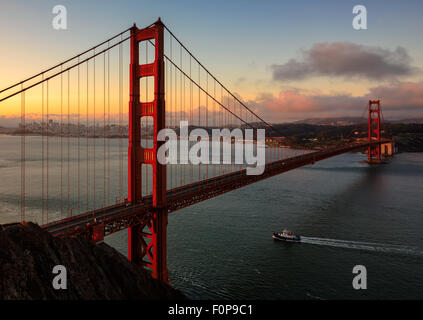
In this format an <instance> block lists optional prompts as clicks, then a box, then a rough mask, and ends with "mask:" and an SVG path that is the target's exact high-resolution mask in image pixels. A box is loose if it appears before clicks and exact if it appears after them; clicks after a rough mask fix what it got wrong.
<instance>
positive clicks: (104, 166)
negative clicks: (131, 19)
mask: <svg viewBox="0 0 423 320" xmlns="http://www.w3.org/2000/svg"><path fill="white" fill-rule="evenodd" d="M106 173H107V171H106V52H104V54H103V208H105V207H106V180H107V178H106Z"/></svg>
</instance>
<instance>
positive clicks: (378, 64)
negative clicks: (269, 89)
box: [271, 42, 419, 81]
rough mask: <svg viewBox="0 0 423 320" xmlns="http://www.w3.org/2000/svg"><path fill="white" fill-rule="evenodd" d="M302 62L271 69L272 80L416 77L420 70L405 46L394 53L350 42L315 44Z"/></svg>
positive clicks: (307, 51) (273, 66)
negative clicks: (330, 77)
mask: <svg viewBox="0 0 423 320" xmlns="http://www.w3.org/2000/svg"><path fill="white" fill-rule="evenodd" d="M302 55H303V57H302V59H301V60H300V61H297V60H295V59H291V60H289V61H288V62H287V63H285V64H282V65H277V64H274V65H272V66H271V69H272V71H273V79H274V80H279V81H286V80H302V79H305V78H308V77H314V76H335V77H345V78H351V77H352V78H367V79H372V80H385V79H393V78H397V77H402V76H409V75H413V74H415V73H416V72H418V71H419V70H418V68H416V67H413V66H411V58H410V56H409V55H408V53H407V51H406V50H405V49H404V48H402V47H397V48H396V49H395V50H390V49H384V48H380V47H371V46H364V45H358V44H355V43H351V42H333V43H327V42H323V43H316V44H314V45H313V46H312V47H311V48H310V49H309V50H305V51H303V53H302Z"/></svg>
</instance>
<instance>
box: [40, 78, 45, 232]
mask: <svg viewBox="0 0 423 320" xmlns="http://www.w3.org/2000/svg"><path fill="white" fill-rule="evenodd" d="M42 79H43V80H44V73H43V74H42ZM44 120H45V119H44V82H43V83H42V84H41V154H42V156H41V194H42V196H41V225H43V224H44V205H45V202H44Z"/></svg>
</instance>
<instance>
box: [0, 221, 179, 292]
mask: <svg viewBox="0 0 423 320" xmlns="http://www.w3.org/2000/svg"><path fill="white" fill-rule="evenodd" d="M0 229H1V230H0V299H186V298H185V296H184V295H183V294H182V293H181V292H180V291H178V290H176V289H174V288H172V287H170V286H168V285H166V284H164V283H162V282H160V281H158V280H155V279H153V278H152V277H151V276H150V274H149V272H148V271H146V270H144V269H143V268H141V267H139V266H136V265H135V264H132V263H131V262H129V261H128V259H127V258H126V257H124V256H123V255H121V254H120V253H119V252H117V251H116V250H115V249H113V248H112V247H110V246H108V245H107V244H105V243H101V244H97V245H96V244H94V243H93V242H91V241H89V240H86V239H80V238H55V237H53V236H52V235H50V234H49V233H47V232H46V231H44V230H43V229H41V228H40V227H39V226H38V225H36V224H33V223H23V224H12V225H3V226H0ZM56 265H63V266H65V267H66V274H67V289H64V290H63V289H60V290H56V289H55V288H54V287H53V279H54V278H55V277H56V276H57V275H58V274H53V268H54V266H56Z"/></svg>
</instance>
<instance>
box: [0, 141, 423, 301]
mask: <svg viewBox="0 0 423 320" xmlns="http://www.w3.org/2000/svg"><path fill="white" fill-rule="evenodd" d="M19 141H20V137H10V136H0V150H1V152H0V177H1V184H0V207H1V208H2V213H1V215H0V223H6V222H12V221H17V220H19V219H20V163H19ZM49 141H50V142H49V144H50V145H49V152H50V158H51V159H50V160H49V161H50V162H49V168H50V169H49V183H50V187H49V203H48V204H49V215H48V219H49V221H51V220H53V219H58V218H60V217H61V216H62V217H63V216H67V215H69V212H71V213H72V214H76V213H77V211H78V208H79V210H81V211H83V210H84V209H85V208H89V209H91V208H93V207H98V206H101V205H103V203H104V202H105V201H106V202H107V201H110V202H111V203H113V201H114V200H115V198H117V197H119V196H121V195H120V190H119V169H118V168H119V141H118V139H111V141H110V146H111V147H110V148H111V152H110V154H111V163H110V168H111V170H110V194H111V195H110V197H109V198H110V199H107V200H104V198H103V194H104V186H106V188H108V186H107V183H108V181H105V180H104V179H103V173H104V167H102V161H103V156H104V153H102V152H103V151H104V146H103V140H102V139H89V141H88V145H89V147H92V146H93V145H94V144H96V148H97V153H96V158H93V156H92V155H90V156H91V158H89V159H88V161H87V160H86V157H85V156H84V152H85V149H84V148H85V147H86V146H85V145H84V143H86V142H84V141H85V140H84V141H82V140H81V142H80V150H81V152H80V157H79V158H80V159H82V160H83V161H82V163H81V164H80V166H79V167H80V168H79V169H80V172H82V173H85V172H86V168H87V167H86V166H88V169H89V171H88V175H87V176H88V183H86V181H87V179H86V178H87V176H86V175H84V174H81V176H80V180H81V181H82V187H81V189H80V196H79V201H78V197H77V190H76V189H75V187H74V186H75V185H76V182H77V179H78V178H77V174H75V173H76V172H77V170H78V166H77V163H78V162H77V160H78V156H77V152H76V145H77V140H76V139H71V140H70V155H71V156H70V161H69V170H70V172H71V174H70V175H69V185H70V187H69V198H68V197H67V195H68V189H67V179H68V176H67V168H68V163H67V162H65V163H64V164H62V162H61V161H60V157H61V153H60V146H61V141H60V138H57V137H56V138H54V137H50V140H49ZM26 142H27V150H26V160H27V164H26V182H25V185H26V208H25V209H26V210H25V214H26V220H33V221H36V222H39V223H42V221H44V222H46V219H47V214H46V208H45V203H44V210H43V206H42V202H41V200H40V199H41V197H42V195H43V192H42V190H41V189H40V185H41V184H42V179H41V167H42V166H41V163H42V159H41V158H42V157H41V147H42V145H41V137H26ZM62 143H64V149H63V152H64V157H65V158H67V140H62ZM123 151H124V152H125V153H126V144H123ZM363 159H364V156H363V155H362V154H360V153H350V154H345V155H341V156H338V157H335V158H331V159H328V160H324V161H321V162H319V163H316V164H314V165H310V166H306V167H303V168H299V169H295V170H293V171H290V172H287V173H284V174H281V175H279V176H276V177H273V178H270V179H267V180H265V181H262V182H258V183H255V184H253V185H250V186H247V187H244V188H241V189H238V190H235V191H232V192H229V193H227V194H224V195H222V196H219V197H217V198H214V199H211V200H208V201H205V202H203V203H199V204H197V205H194V206H191V207H188V208H185V209H182V210H180V211H177V212H175V213H172V214H171V215H170V216H169V225H168V268H169V276H170V281H171V284H172V285H173V286H174V287H176V288H178V289H180V290H182V291H183V292H184V293H185V294H186V295H187V296H188V297H190V298H193V299H422V298H423V233H422V230H423V154H421V153H415V154H411V153H403V154H399V155H396V156H395V157H394V158H393V159H392V161H391V162H390V163H389V164H386V165H379V166H368V165H366V164H363V163H360V160H363ZM124 164H126V159H125V162H124ZM107 169H108V168H107V167H106V171H107ZM180 172H183V171H180ZM107 173H108V171H107ZM201 174H202V175H203V174H204V172H202V173H201ZM123 175H124V177H125V175H126V168H125V165H124V172H123ZM94 181H96V190H94V189H93V185H94ZM45 182H46V181H45ZM45 182H44V183H45ZM60 182H61V183H60ZM61 184H62V185H63V187H62V188H60V187H57V186H58V185H59V186H60V185H61ZM123 185H124V188H125V190H123V192H126V179H124V181H123ZM52 186H55V187H52ZM106 190H108V189H106ZM87 193H88V197H86V195H87ZM45 194H46V189H45V190H44V196H45ZM94 194H95V195H96V196H95V197H94ZM94 198H95V199H94ZM68 199H69V200H68ZM43 211H44V215H43V214H42V212H43ZM282 228H288V229H291V230H292V231H293V232H294V233H296V234H299V235H301V236H302V237H303V241H302V243H284V242H280V241H274V240H273V239H272V238H271V235H272V232H275V231H280V230H281V229H282ZM106 242H107V243H109V244H110V245H112V246H113V247H115V248H116V249H117V250H119V251H120V252H122V253H123V254H126V251H127V232H126V231H122V232H119V233H116V234H113V235H111V236H110V237H107V238H106ZM356 265H363V266H365V267H366V270H367V289H366V290H354V289H353V287H352V281H353V278H354V276H355V275H354V274H353V273H352V270H353V268H354V266H356Z"/></svg>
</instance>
